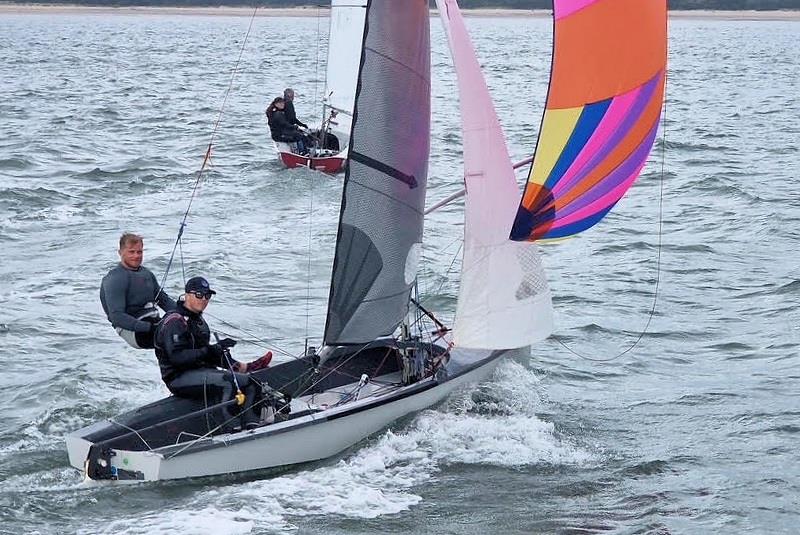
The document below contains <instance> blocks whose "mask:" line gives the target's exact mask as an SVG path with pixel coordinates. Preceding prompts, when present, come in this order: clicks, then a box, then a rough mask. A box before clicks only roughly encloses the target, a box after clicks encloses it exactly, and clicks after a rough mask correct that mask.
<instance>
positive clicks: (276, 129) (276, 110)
mask: <svg viewBox="0 0 800 535" xmlns="http://www.w3.org/2000/svg"><path fill="white" fill-rule="evenodd" d="M292 113H294V108H292ZM266 114H267V123H269V131H270V134H271V135H272V139H273V140H275V141H280V142H283V143H296V144H297V152H298V153H299V154H308V149H309V147H310V146H311V139H310V138H309V137H308V136H307V135H306V134H304V133H303V132H301V131H300V128H298V126H297V124H294V123H292V122H291V121H289V118H288V116H287V113H286V100H285V99H284V98H283V97H275V99H274V100H273V101H272V103H271V104H270V105H269V107H268V108H267V111H266ZM295 120H297V118H296V117H295Z"/></svg>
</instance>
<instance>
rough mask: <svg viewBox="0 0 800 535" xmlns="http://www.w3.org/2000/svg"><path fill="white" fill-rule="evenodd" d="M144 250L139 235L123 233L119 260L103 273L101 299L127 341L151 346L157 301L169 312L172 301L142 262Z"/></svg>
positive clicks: (141, 346) (150, 347) (143, 347)
mask: <svg viewBox="0 0 800 535" xmlns="http://www.w3.org/2000/svg"><path fill="white" fill-rule="evenodd" d="M143 250H144V240H143V239H142V237H141V236H138V235H136V234H129V233H125V234H123V235H122V237H121V238H120V239H119V258H120V263H119V264H117V265H116V266H115V267H114V268H113V269H112V270H111V271H109V272H108V274H107V275H106V276H105V277H103V282H102V284H101V285H100V303H101V304H102V305H103V310H104V311H105V313H106V316H107V317H108V321H110V322H111V325H112V326H113V327H114V328H115V329H116V331H117V334H119V335H120V336H121V337H122V338H123V339H124V340H125V341H126V342H128V344H130V345H131V346H132V347H135V348H137V349H152V348H153V333H154V332H155V328H156V324H157V323H158V321H159V320H160V317H159V313H158V309H156V305H158V306H159V307H161V309H162V310H164V311H165V312H169V311H171V310H174V309H175V301H174V300H173V299H172V298H171V297H170V296H169V295H167V293H166V292H164V291H161V290H160V288H159V286H158V281H157V280H156V277H155V275H153V272H152V271H150V270H149V269H147V268H146V267H144V266H142V258H143V256H144V254H143Z"/></svg>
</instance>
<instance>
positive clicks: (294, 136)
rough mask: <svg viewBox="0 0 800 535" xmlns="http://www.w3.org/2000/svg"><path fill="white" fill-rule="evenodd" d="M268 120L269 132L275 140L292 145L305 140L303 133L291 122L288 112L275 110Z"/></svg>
mask: <svg viewBox="0 0 800 535" xmlns="http://www.w3.org/2000/svg"><path fill="white" fill-rule="evenodd" d="M268 118H269V131H270V134H272V139H273V140H275V141H283V142H288V143H291V142H294V141H300V140H302V139H303V133H302V132H300V130H298V129H297V126H296V125H294V124H292V123H291V122H289V119H288V118H287V116H286V110H284V111H281V110H278V109H276V110H273V111H272V113H270V114H268Z"/></svg>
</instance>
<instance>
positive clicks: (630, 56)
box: [510, 0, 667, 241]
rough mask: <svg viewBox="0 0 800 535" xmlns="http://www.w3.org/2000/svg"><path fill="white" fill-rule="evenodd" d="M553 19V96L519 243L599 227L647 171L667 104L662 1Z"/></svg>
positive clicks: (595, 0)
mask: <svg viewBox="0 0 800 535" xmlns="http://www.w3.org/2000/svg"><path fill="white" fill-rule="evenodd" d="M553 18H554V36H553V64H552V72H551V76H550V89H549V91H548V96H547V104H546V106H545V112H544V118H543V119H542V127H541V129H540V132H539V140H538V143H537V146H536V152H535V157H534V160H533V163H532V165H531V170H530V173H529V176H528V182H527V185H526V187H525V192H524V194H523V197H522V201H521V203H520V206H519V209H518V211H517V216H516V219H515V221H514V225H513V227H512V229H511V236H510V237H511V239H512V240H516V241H536V240H547V239H558V238H565V237H567V236H571V235H574V234H577V233H579V232H581V231H583V230H586V229H587V228H589V227H591V226H592V225H594V224H595V223H597V222H598V221H600V220H601V219H602V218H603V216H605V214H607V213H608V211H609V210H611V208H612V207H613V206H614V205H615V204H616V203H617V202H618V201H619V200H620V199H621V198H622V196H623V195H624V194H625V192H626V191H627V190H628V188H629V187H630V186H631V184H633V182H634V180H636V178H637V177H638V176H639V173H640V172H641V170H642V167H644V164H645V162H646V161H647V157H648V155H649V153H650V149H651V148H652V146H653V143H654V141H655V137H656V132H657V130H658V123H659V119H660V117H661V108H662V102H663V99H664V83H665V78H666V65H667V2H666V0H555V1H554V3H553Z"/></svg>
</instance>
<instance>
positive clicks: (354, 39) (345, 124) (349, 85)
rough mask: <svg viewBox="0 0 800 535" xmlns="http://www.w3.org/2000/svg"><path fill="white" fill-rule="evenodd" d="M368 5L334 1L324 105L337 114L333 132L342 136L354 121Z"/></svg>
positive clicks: (363, 0)
mask: <svg viewBox="0 0 800 535" xmlns="http://www.w3.org/2000/svg"><path fill="white" fill-rule="evenodd" d="M366 6H367V0H332V1H331V21H330V33H329V34H328V63H327V70H326V74H325V87H326V90H325V95H324V102H325V106H326V108H333V109H335V110H336V111H337V112H338V115H337V117H336V118H335V119H334V121H335V122H336V126H335V127H334V129H335V130H337V131H341V132H343V133H349V132H350V126H351V122H352V114H353V100H354V96H355V94H356V80H357V79H358V67H359V62H360V59H361V43H362V41H363V37H364V17H365V15H366ZM324 115H325V116H326V117H327V116H328V111H327V109H326V111H325V114H324Z"/></svg>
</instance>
